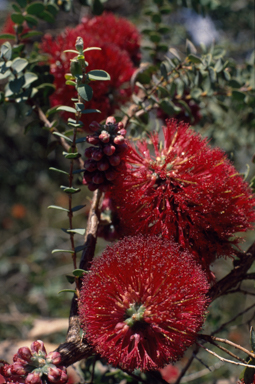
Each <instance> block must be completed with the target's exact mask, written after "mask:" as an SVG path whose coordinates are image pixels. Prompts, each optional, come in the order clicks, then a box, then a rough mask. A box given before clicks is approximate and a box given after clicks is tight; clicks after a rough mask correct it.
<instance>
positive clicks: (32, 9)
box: [26, 2, 44, 16]
mask: <svg viewBox="0 0 255 384" xmlns="http://www.w3.org/2000/svg"><path fill="white" fill-rule="evenodd" d="M26 11H27V13H28V14H29V15H35V16H39V15H41V14H42V12H43V11H44V5H43V3H39V2H35V3H32V4H29V5H28V6H27V8H26Z"/></svg>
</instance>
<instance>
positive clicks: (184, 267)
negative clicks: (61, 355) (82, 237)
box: [79, 236, 208, 371]
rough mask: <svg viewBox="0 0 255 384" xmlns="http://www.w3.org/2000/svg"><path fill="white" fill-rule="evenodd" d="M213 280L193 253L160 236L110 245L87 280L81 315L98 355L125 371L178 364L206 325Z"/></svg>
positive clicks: (153, 368)
mask: <svg viewBox="0 0 255 384" xmlns="http://www.w3.org/2000/svg"><path fill="white" fill-rule="evenodd" d="M207 290H208V282H207V279H206V277H205V274H204V272H203V271H202V269H200V267H199V266H198V265H197V264H196V263H195V261H194V260H193V257H192V256H191V255H190V254H189V253H188V252H180V249H179V247H178V245H177V244H175V243H174V242H172V241H170V240H165V239H160V238H159V237H157V236H148V237H143V236H134V237H128V238H124V239H123V240H121V241H119V242H118V243H116V244H115V245H114V246H112V247H107V248H106V250H105V251H104V252H103V254H102V256H101V257H100V258H98V259H96V260H94V262H93V263H92V267H91V269H90V271H89V273H88V274H87V275H86V276H84V278H83V286H82V288H81V297H80V302H79V314H80V320H81V324H82V328H83V329H84V331H85V332H86V337H87V338H88V340H89V342H90V343H91V344H92V345H93V346H94V348H95V350H96V352H97V353H99V354H100V355H101V356H102V357H104V358H106V359H107V360H108V362H109V363H111V364H113V365H114V366H119V367H121V368H122V369H127V370H129V371H132V370H134V369H136V368H137V369H141V370H142V371H146V370H157V369H159V368H162V367H163V366H164V365H166V364H168V363H169V362H173V361H176V360H178V359H179V358H180V357H181V356H182V355H183V353H184V351H185V350H186V348H187V347H189V346H190V345H191V344H192V343H194V341H195V339H196V335H197V332H198V331H199V329H200V328H201V326H202V324H203V322H204V312H205V309H206V307H207V304H208V300H207V298H206V293H207Z"/></svg>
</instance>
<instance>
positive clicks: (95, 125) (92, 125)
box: [89, 121, 101, 132]
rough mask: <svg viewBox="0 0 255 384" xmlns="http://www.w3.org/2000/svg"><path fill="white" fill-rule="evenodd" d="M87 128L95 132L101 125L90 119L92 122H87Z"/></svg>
mask: <svg viewBox="0 0 255 384" xmlns="http://www.w3.org/2000/svg"><path fill="white" fill-rule="evenodd" d="M89 129H90V130H91V131H93V132H96V131H98V130H99V129H101V125H100V124H99V123H98V122H97V121H92V123H91V124H89Z"/></svg>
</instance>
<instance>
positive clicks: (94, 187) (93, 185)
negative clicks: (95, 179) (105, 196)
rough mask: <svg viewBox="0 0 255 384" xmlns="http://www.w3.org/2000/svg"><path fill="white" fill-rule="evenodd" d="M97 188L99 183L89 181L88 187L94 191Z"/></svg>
mask: <svg viewBox="0 0 255 384" xmlns="http://www.w3.org/2000/svg"><path fill="white" fill-rule="evenodd" d="M97 188H98V185H97V184H94V183H88V189H89V190H90V191H91V192H94V191H95V190H96V189H97Z"/></svg>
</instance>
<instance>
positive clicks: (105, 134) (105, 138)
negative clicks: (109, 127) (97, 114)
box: [99, 131, 111, 143]
mask: <svg viewBox="0 0 255 384" xmlns="http://www.w3.org/2000/svg"><path fill="white" fill-rule="evenodd" d="M110 137H111V136H110V133H109V132H107V131H102V132H101V134H100V135H99V139H100V140H101V141H102V142H103V143H109V141H110Z"/></svg>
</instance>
